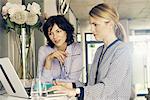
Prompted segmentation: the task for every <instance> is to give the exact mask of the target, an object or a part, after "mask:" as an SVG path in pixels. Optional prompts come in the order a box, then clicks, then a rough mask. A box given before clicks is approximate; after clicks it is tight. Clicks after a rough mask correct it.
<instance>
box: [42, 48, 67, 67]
mask: <svg viewBox="0 0 150 100" xmlns="http://www.w3.org/2000/svg"><path fill="white" fill-rule="evenodd" d="M66 57H67V53H66V52H64V51H60V50H57V51H55V52H53V53H51V54H49V55H48V56H47V57H46V59H45V64H44V66H45V68H46V69H50V68H51V62H52V60H53V59H58V60H59V62H60V63H61V64H63V63H64V61H65V58H66Z"/></svg>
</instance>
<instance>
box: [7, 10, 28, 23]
mask: <svg viewBox="0 0 150 100" xmlns="http://www.w3.org/2000/svg"><path fill="white" fill-rule="evenodd" d="M26 13H27V12H26V11H19V12H15V13H14V14H13V15H12V16H10V21H12V22H15V23H17V24H24V23H25V22H26V18H27V17H26V15H27V14H26Z"/></svg>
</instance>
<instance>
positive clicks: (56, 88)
mask: <svg viewBox="0 0 150 100" xmlns="http://www.w3.org/2000/svg"><path fill="white" fill-rule="evenodd" d="M49 91H50V92H52V91H54V93H60V94H66V95H67V96H69V97H74V96H75V95H76V91H75V89H71V88H67V87H65V86H62V85H55V86H53V87H51V88H49Z"/></svg>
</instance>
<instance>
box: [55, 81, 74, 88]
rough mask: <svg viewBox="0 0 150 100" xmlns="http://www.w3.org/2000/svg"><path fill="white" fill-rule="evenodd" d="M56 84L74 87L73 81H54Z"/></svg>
mask: <svg viewBox="0 0 150 100" xmlns="http://www.w3.org/2000/svg"><path fill="white" fill-rule="evenodd" d="M53 84H54V85H60V86H63V87H66V88H69V89H73V85H72V83H68V82H62V81H53Z"/></svg>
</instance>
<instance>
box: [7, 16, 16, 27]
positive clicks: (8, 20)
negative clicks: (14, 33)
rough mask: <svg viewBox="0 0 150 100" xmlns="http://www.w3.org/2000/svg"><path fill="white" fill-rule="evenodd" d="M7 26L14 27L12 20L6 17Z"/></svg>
mask: <svg viewBox="0 0 150 100" xmlns="http://www.w3.org/2000/svg"><path fill="white" fill-rule="evenodd" d="M6 22H7V27H9V28H11V29H14V22H11V21H10V19H9V18H7V19H6Z"/></svg>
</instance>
